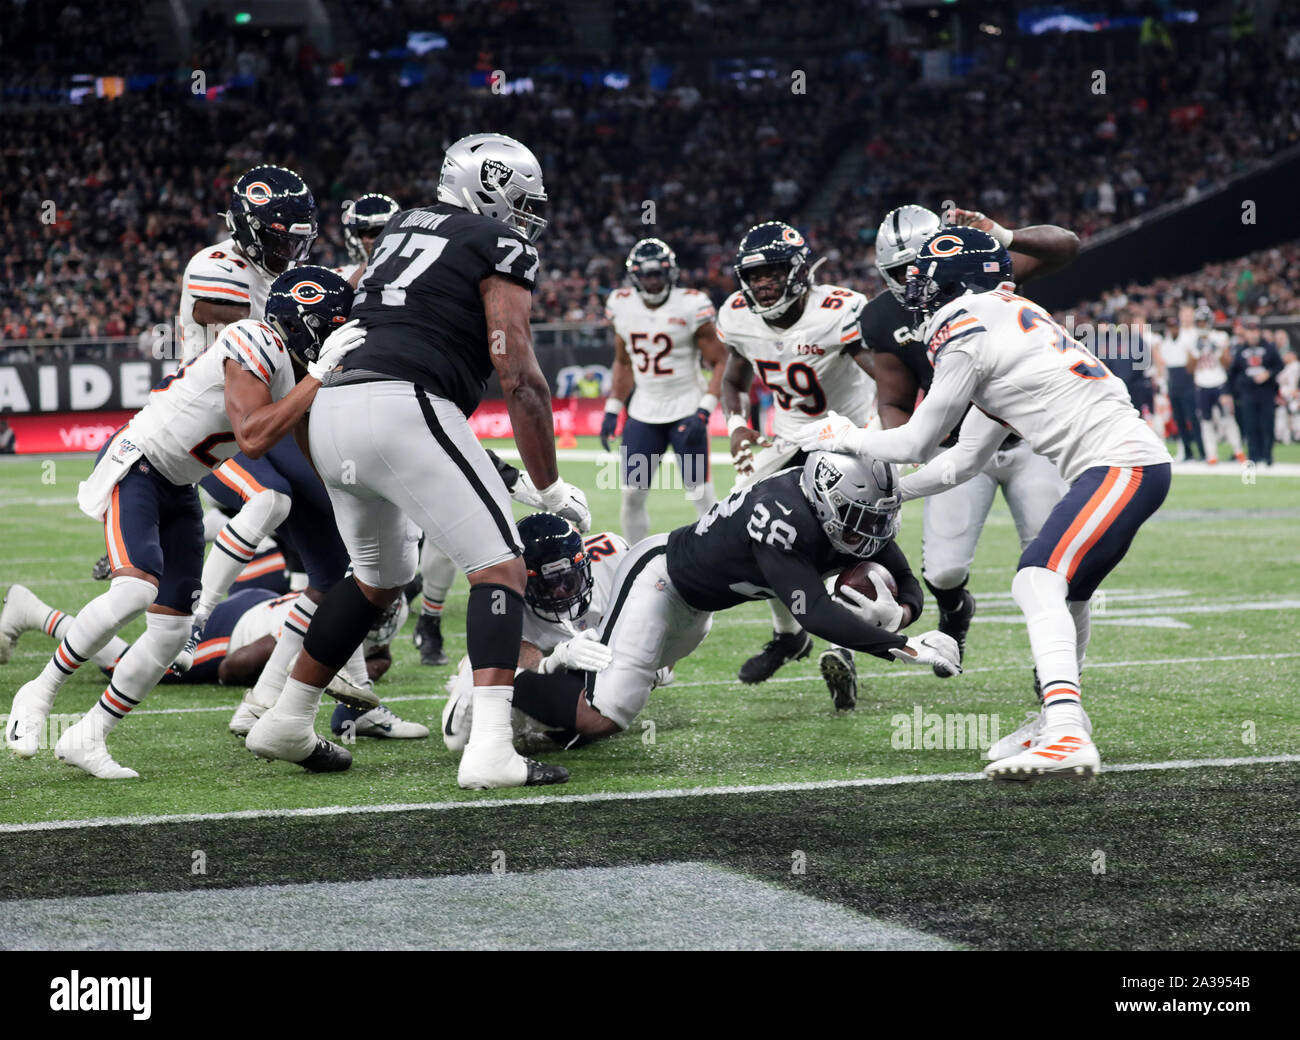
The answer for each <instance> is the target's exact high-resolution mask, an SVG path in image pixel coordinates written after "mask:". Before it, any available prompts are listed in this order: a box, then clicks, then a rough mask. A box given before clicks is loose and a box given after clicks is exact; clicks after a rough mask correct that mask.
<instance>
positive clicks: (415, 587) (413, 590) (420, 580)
mask: <svg viewBox="0 0 1300 1040" xmlns="http://www.w3.org/2000/svg"><path fill="white" fill-rule="evenodd" d="M423 591H424V576H423V575H421V574H417V575H416V576H415V577H414V578H412V579H411V580H410V581H408V582H407V583H406V588H404V589H403V590H402V595H403V596H405V597H406V605H407V606H408V607H413V606H415V601H416V600H417V599H418V598H419V596H420V593H421V592H423Z"/></svg>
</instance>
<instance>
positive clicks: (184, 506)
mask: <svg viewBox="0 0 1300 1040" xmlns="http://www.w3.org/2000/svg"><path fill="white" fill-rule="evenodd" d="M351 303H352V289H351V287H350V286H348V284H347V283H346V282H344V281H343V280H342V279H340V278H339V277H338V276H337V275H335V274H333V273H331V272H330V271H327V270H325V269H324V268H317V267H308V268H302V269H299V270H294V271H290V272H286V273H285V274H284V275H282V276H281V277H280V278H279V279H277V281H276V282H275V283H273V285H272V287H271V291H270V293H269V294H268V303H267V313H266V319H267V320H266V321H265V322H262V321H254V320H253V319H251V318H245V319H243V320H241V321H237V322H235V323H234V324H232V325H229V326H227V327H226V329H225V330H224V331H223V332H222V333H221V335H220V336H219V337H218V338H217V339H216V341H215V342H214V343H213V344H212V345H211V346H210V347H207V348H206V349H204V350H203V351H202V352H201V353H200V354H198V355H197V356H196V357H194V358H191V359H190V360H188V361H186V362H185V364H184V365H183V366H182V367H181V368H180V370H179V371H177V372H176V373H174V374H173V375H169V376H167V377H166V378H165V379H164V380H163V381H162V382H161V383H160V384H159V385H158V386H157V387H155V388H154V390H153V392H152V393H151V394H150V400H149V403H148V404H147V405H145V407H144V408H142V409H141V410H140V411H139V412H137V413H136V414H135V415H134V416H133V417H132V418H131V420H130V422H128V423H127V425H126V426H125V427H123V428H122V429H121V430H120V431H119V432H118V433H117V434H116V435H115V436H114V437H112V438H111V439H110V440H109V441H108V443H107V444H105V446H104V448H103V450H102V451H101V452H100V455H99V460H98V461H97V462H96V464H95V468H94V470H93V471H92V472H91V475H90V477H89V479H88V480H86V481H84V482H83V483H82V485H81V489H80V491H79V493H78V496H77V499H78V504H79V505H80V507H81V510H82V512H84V513H85V514H86V515H87V516H90V517H91V518H93V519H95V520H98V521H100V522H102V523H103V524H104V531H105V542H106V544H107V547H108V552H109V557H110V559H111V561H112V567H113V578H112V582H111V584H110V586H109V589H108V591H107V592H105V593H104V594H103V595H102V596H99V597H97V598H95V599H93V600H91V602H90V603H88V604H87V605H86V606H85V607H84V608H82V610H81V612H80V613H79V614H78V615H77V619H76V621H75V622H73V624H72V625H71V627H70V628H69V629H68V632H67V634H66V635H65V636H64V637H63V639H62V641H61V642H60V643H59V645H58V648H57V649H56V650H55V653H54V656H53V657H52V658H51V659H50V661H49V663H48V664H46V666H45V668H44V670H43V671H42V672H41V674H40V675H39V676H37V678H35V679H33V680H32V681H31V682H29V683H27V684H26V685H25V686H23V688H22V689H21V690H19V691H18V693H17V694H16V695H15V696H14V702H13V707H12V709H11V710H10V715H9V724H8V726H7V727H6V729H5V741H6V743H7V744H8V746H9V748H10V750H12V751H13V752H15V753H16V754H17V755H19V756H20V757H22V758H31V757H32V756H33V755H35V754H36V751H37V750H38V748H39V746H40V740H41V731H42V729H43V726H44V723H45V720H46V718H47V717H48V715H49V713H50V709H51V707H52V706H53V703H54V698H55V695H56V694H57V693H58V691H59V688H60V687H61V686H62V685H63V683H64V681H65V680H66V679H67V678H68V677H69V676H71V675H72V674H73V673H74V672H75V671H76V670H77V669H78V668H80V667H81V665H83V664H84V663H85V662H86V661H87V660H89V659H90V658H91V657H92V656H93V655H95V654H96V653H98V652H99V651H100V650H101V649H103V647H104V645H105V644H106V643H108V642H109V640H110V639H111V638H112V637H113V636H114V635H115V634H116V633H117V632H118V631H119V630H120V629H121V628H123V627H124V626H125V625H126V624H127V623H129V622H130V621H132V620H133V619H135V618H136V617H138V616H139V615H140V614H141V613H146V612H147V617H146V621H147V627H146V629H145V632H144V635H142V636H141V637H140V638H139V639H138V640H136V641H135V642H134V643H133V644H132V645H131V649H130V650H129V651H128V652H127V653H126V655H125V656H124V657H123V658H122V660H121V661H120V662H119V663H118V665H117V668H116V669H115V670H114V673H113V678H112V681H111V682H110V683H109V684H108V688H107V689H106V690H105V691H104V694H103V696H102V697H100V699H99V702H98V703H97V704H96V705H95V707H93V708H92V709H91V710H90V712H89V713H88V714H87V715H86V716H85V717H84V718H83V719H81V721H79V722H78V723H77V724H76V725H74V726H73V727H72V728H70V729H69V730H68V731H67V732H65V733H64V734H63V736H62V737H60V739H59V741H58V743H57V745H56V746H55V749H54V751H55V754H56V755H57V756H58V757H59V758H60V759H62V760H63V761H65V762H68V763H70V764H72V765H76V766H79V767H80V768H82V769H84V770H86V771H87V772H89V773H92V774H93V775H95V776H97V777H101V778H104V779H121V778H126V777H134V776H137V775H138V774H137V773H136V772H135V771H134V770H132V769H127V768H125V767H123V766H120V765H118V764H117V763H116V762H114V761H113V759H112V756H111V755H110V754H109V752H108V746H107V742H106V738H107V735H108V734H109V732H111V731H112V729H113V727H114V726H116V724H117V723H118V722H120V721H121V720H122V719H123V718H124V717H125V716H126V715H127V713H129V712H130V711H131V709H133V708H134V707H135V706H136V705H138V704H139V703H140V701H141V700H142V699H143V698H144V697H145V695H146V694H148V693H149V691H150V690H152V689H153V688H154V686H155V685H157V683H158V681H159V679H161V678H162V675H163V673H164V672H166V670H167V668H168V667H169V666H170V665H171V664H172V662H173V661H174V660H175V658H176V656H177V654H178V653H180V651H181V649H182V648H183V647H184V645H185V642H186V640H187V639H188V637H189V635H190V626H191V620H192V618H191V611H192V609H193V603H194V598H195V596H196V595H197V593H198V589H199V575H200V572H201V570H202V568H203V513H202V509H201V507H200V505H199V498H198V491H197V490H196V488H195V487H194V484H195V482H197V481H198V480H200V479H201V478H202V477H204V476H205V475H207V473H208V472H209V471H210V470H211V469H212V468H213V467H215V466H216V465H217V464H218V463H219V462H220V461H221V460H222V459H228V458H230V457H232V456H233V455H234V454H235V453H236V452H237V451H241V450H242V451H243V452H244V453H245V454H247V455H249V456H250V457H252V458H257V457H259V456H261V455H262V454H263V453H265V452H266V451H268V450H269V449H270V448H271V446H272V445H274V444H275V443H276V442H277V441H278V440H280V438H281V437H283V436H284V435H285V434H287V433H289V432H290V431H291V430H294V429H295V427H297V426H298V424H299V422H300V421H301V420H302V418H303V417H304V416H305V415H306V413H307V410H308V408H310V406H311V403H312V401H313V400H314V399H315V396H316V391H317V390H318V389H319V387H320V379H321V376H323V375H324V374H325V373H327V372H328V371H330V370H331V369H332V368H334V367H335V366H336V365H337V364H338V363H339V361H340V359H341V358H342V357H343V356H344V355H346V354H347V353H348V351H350V350H352V349H354V348H355V347H356V346H357V345H358V344H359V343H360V342H361V341H362V340H363V339H364V337H365V332H364V330H362V329H360V328H358V327H357V326H356V325H355V324H354V323H351V322H348V320H347V317H348V310H349V308H350V306H351ZM287 329H292V330H293V333H292V334H290V333H289V332H287V331H286V330H287ZM295 363H296V365H297V366H305V369H306V372H305V377H304V378H302V379H301V380H300V381H299V380H298V375H299V374H300V371H301V369H298V370H296V365H295ZM295 384H296V385H295ZM350 762H351V756H350V755H349V754H348V753H347V751H345V750H343V749H342V748H338V747H336V746H335V745H333V744H330V743H328V742H327V741H320V742H319V744H318V746H317V747H316V748H314V749H313V750H312V751H311V753H310V754H309V755H308V756H306V759H305V760H304V761H303V763H302V764H303V765H305V766H306V767H307V768H308V769H338V768H347V765H349V764H350ZM340 763H341V764H340Z"/></svg>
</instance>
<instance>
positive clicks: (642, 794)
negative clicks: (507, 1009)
mask: <svg viewBox="0 0 1300 1040" xmlns="http://www.w3.org/2000/svg"><path fill="white" fill-rule="evenodd" d="M1290 762H1300V755H1260V756H1258V757H1254V758H1179V759H1173V760H1171V761H1168V762H1127V763H1121V764H1120V765H1114V766H1105V767H1103V770H1102V771H1103V772H1109V773H1145V772H1157V771H1159V770H1165V769H1210V768H1213V769H1227V768H1232V767H1234V766H1256V765H1272V764H1280V763H1290ZM983 779H984V774H983V773H923V774H919V775H918V774H915V773H913V774H910V775H906V776H881V777H862V778H860V779H857V780H803V781H798V782H792V783H782V784H739V785H732V786H727V787H674V788H667V789H665V790H662V791H596V792H593V793H591V794H558V795H557V794H545V795H538V796H536V797H534V798H484V799H481V800H475V801H458V802H411V803H406V804H401V803H396V804H391V805H325V806H318V807H315V808H308V809H239V810H236V811H234V812H225V813H177V814H175V815H170V816H101V817H98V818H95V819H90V820H42V821H40V822H37V823H4V824H0V834H23V833H27V832H31V831H59V830H79V829H83V828H88V827H145V826H153V825H154V824H159V823H206V822H209V821H216V820H267V819H292V818H296V817H313V816H344V815H349V814H352V813H400V812H445V811H447V810H451V809H501V808H504V807H506V806H510V805H527V806H533V805H579V804H585V803H589V802H642V801H657V800H659V799H666V798H713V797H717V796H720V795H730V794H780V793H783V792H787V791H827V790H834V789H836V788H841V787H902V786H907V785H910V784H933V783H944V782H948V781H971V780H983Z"/></svg>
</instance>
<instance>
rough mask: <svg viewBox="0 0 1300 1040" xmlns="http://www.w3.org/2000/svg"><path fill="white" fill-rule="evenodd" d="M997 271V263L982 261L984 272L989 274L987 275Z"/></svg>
mask: <svg viewBox="0 0 1300 1040" xmlns="http://www.w3.org/2000/svg"><path fill="white" fill-rule="evenodd" d="M997 269H998V264H997V261H996V260H985V261H984V270H985V271H987V272H989V273H992V272H995V271H997Z"/></svg>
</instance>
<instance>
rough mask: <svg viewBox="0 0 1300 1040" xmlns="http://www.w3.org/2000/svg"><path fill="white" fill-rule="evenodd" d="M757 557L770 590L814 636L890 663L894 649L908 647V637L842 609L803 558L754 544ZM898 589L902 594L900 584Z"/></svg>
mask: <svg viewBox="0 0 1300 1040" xmlns="http://www.w3.org/2000/svg"><path fill="white" fill-rule="evenodd" d="M754 558H755V560H757V561H758V566H759V570H761V571H762V572H763V577H764V578H765V579H766V584H767V587H768V588H770V589H771V590H772V591H773V592H774V593H775V594H776V596H777V598H778V599H779V600H780V601H781V602H782V603H784V604H785V605H786V606H787V607H788V608H789V609H790V613H792V614H794V616H795V617H796V618H798V619H799V623H800V624H801V625H803V627H804V628H805V629H807V630H808V631H809V632H811V633H812V634H813V635H815V636H820V637H821V638H822V639H825V640H828V641H829V642H831V643H834V644H835V645H836V646H844V647H848V648H849V649H850V650H861V651H863V652H864V653H868V654H875V655H876V656H877V657H882V658H884V659H885V660H887V661H892V660H893V656H892V655H891V654H890V653H889V651H890V649H891V648H893V647H902V646H906V645H907V638H906V637H905V636H900V635H897V634H896V633H894V632H887V631H885V630H884V629H883V628H879V627H877V626H875V625H866V624H863V623H862V621H860V620H859V619H858V618H856V617H855V616H854V615H853V614H852V612H851V611H849V610H848V609H847V608H845V607H841V606H839V605H838V604H837V603H836V602H835V601H834V600H833V599H831V597H830V595H829V593H827V591H826V586H825V584H824V583H823V582H822V578H821V575H820V574H818V573H817V570H816V569H815V568H814V567H813V566H812V564H811V563H809V562H808V561H807V560H806V559H804V558H803V557H801V556H796V555H794V554H793V553H787V552H782V551H781V550H780V549H777V548H775V547H773V546H769V545H758V544H755V545H754ZM882 562H883V561H882ZM899 590H900V592H901V591H902V585H901V583H900V585H899Z"/></svg>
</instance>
